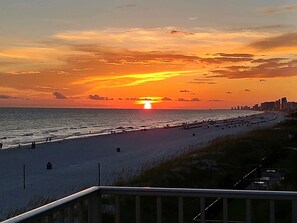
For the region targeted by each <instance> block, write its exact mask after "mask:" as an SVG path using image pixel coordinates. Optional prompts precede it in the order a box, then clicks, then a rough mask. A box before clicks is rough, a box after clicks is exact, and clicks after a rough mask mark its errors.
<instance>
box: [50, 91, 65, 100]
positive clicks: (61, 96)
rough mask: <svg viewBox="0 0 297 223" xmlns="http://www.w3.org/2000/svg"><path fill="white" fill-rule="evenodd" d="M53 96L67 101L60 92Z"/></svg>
mask: <svg viewBox="0 0 297 223" xmlns="http://www.w3.org/2000/svg"><path fill="white" fill-rule="evenodd" d="M53 95H54V96H55V97H56V99H67V97H66V96H65V95H63V94H61V93H59V92H54V93H53Z"/></svg>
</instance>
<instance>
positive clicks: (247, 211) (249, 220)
mask: <svg viewBox="0 0 297 223" xmlns="http://www.w3.org/2000/svg"><path fill="white" fill-rule="evenodd" d="M245 215H246V216H245V218H246V223H252V218H251V199H246V201H245Z"/></svg>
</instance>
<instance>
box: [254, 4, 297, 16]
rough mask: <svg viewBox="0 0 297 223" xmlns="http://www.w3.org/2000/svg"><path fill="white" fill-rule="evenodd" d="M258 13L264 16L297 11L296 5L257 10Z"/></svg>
mask: <svg viewBox="0 0 297 223" xmlns="http://www.w3.org/2000/svg"><path fill="white" fill-rule="evenodd" d="M258 11H259V12H261V13H264V14H277V13H285V12H294V11H297V5H285V6H279V7H270V8H262V9H259V10H258Z"/></svg>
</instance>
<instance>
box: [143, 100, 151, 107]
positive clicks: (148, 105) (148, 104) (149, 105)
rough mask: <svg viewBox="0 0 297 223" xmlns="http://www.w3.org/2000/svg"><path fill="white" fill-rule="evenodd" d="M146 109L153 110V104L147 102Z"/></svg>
mask: <svg viewBox="0 0 297 223" xmlns="http://www.w3.org/2000/svg"><path fill="white" fill-rule="evenodd" d="M143 108H144V109H152V104H151V102H149V101H146V102H145V103H144V106H143Z"/></svg>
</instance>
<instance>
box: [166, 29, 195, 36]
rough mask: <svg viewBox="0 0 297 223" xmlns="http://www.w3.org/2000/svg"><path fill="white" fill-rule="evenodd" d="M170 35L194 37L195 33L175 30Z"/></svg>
mask: <svg viewBox="0 0 297 223" xmlns="http://www.w3.org/2000/svg"><path fill="white" fill-rule="evenodd" d="M170 34H171V35H194V33H191V32H185V31H181V30H175V29H173V30H171V31H170Z"/></svg>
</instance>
